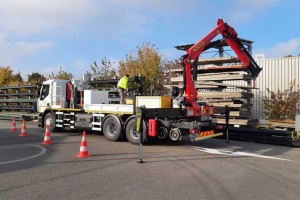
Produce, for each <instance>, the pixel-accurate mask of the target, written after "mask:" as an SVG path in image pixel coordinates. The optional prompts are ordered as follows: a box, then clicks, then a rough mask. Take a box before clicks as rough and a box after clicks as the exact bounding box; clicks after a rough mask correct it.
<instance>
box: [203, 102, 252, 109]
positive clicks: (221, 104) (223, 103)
mask: <svg viewBox="0 0 300 200" xmlns="http://www.w3.org/2000/svg"><path fill="white" fill-rule="evenodd" d="M209 104H210V105H213V106H219V107H225V106H226V105H228V107H229V108H247V107H251V106H253V104H245V103H243V104H235V103H233V102H215V103H214V102H213V103H209Z"/></svg>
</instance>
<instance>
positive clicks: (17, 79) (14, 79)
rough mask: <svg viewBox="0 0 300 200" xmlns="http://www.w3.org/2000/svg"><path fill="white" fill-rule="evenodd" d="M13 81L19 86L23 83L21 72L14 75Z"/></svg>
mask: <svg viewBox="0 0 300 200" xmlns="http://www.w3.org/2000/svg"><path fill="white" fill-rule="evenodd" d="M11 79H12V82H16V83H18V84H20V83H23V78H22V76H21V73H20V72H18V73H16V74H12V77H11Z"/></svg>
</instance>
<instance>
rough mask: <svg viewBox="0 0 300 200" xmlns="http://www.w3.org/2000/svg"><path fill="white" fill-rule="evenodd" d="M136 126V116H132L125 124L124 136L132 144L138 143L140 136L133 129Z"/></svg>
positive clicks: (144, 132)
mask: <svg viewBox="0 0 300 200" xmlns="http://www.w3.org/2000/svg"><path fill="white" fill-rule="evenodd" d="M135 127H136V118H132V119H131V120H130V121H129V122H128V123H127V125H126V138H127V140H128V141H129V142H131V143H132V144H139V143H140V137H139V134H138V133H137V132H136V131H135ZM146 128H147V127H146V123H145V122H143V139H144V141H146V133H147V130H146Z"/></svg>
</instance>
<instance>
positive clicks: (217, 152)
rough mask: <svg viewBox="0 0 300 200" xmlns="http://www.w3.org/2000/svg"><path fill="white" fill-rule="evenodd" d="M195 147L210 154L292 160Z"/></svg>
mask: <svg viewBox="0 0 300 200" xmlns="http://www.w3.org/2000/svg"><path fill="white" fill-rule="evenodd" d="M194 149H195V150H196V151H201V152H205V153H210V154H217V155H226V156H243V157H256V158H266V159H274V160H283V161H292V160H289V159H284V158H278V157H273V156H264V155H259V154H254V153H247V152H242V151H226V150H221V149H210V148H202V147H197V148H194Z"/></svg>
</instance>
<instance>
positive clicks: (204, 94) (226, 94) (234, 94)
mask: <svg viewBox="0 0 300 200" xmlns="http://www.w3.org/2000/svg"><path fill="white" fill-rule="evenodd" d="M198 98H206V99H211V98H212V99H213V98H228V99H233V98H244V99H248V98H253V93H247V92H198Z"/></svg>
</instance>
